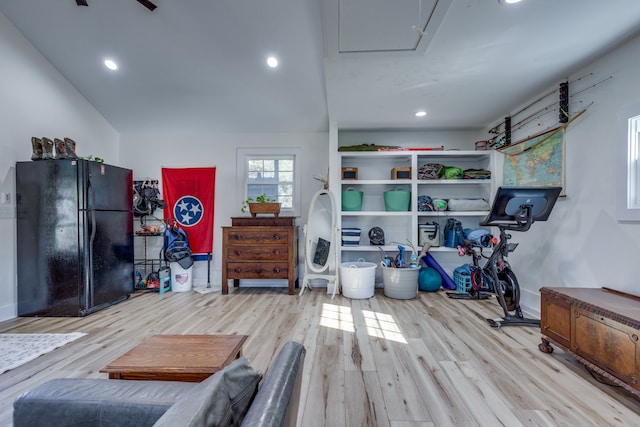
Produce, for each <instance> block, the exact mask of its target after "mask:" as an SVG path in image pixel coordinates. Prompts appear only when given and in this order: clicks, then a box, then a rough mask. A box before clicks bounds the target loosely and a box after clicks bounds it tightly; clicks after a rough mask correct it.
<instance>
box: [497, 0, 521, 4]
mask: <svg viewBox="0 0 640 427" xmlns="http://www.w3.org/2000/svg"><path fill="white" fill-rule="evenodd" d="M521 1H522V0H498V3H506V4H513V3H520V2H521Z"/></svg>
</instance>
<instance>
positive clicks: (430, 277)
mask: <svg viewBox="0 0 640 427" xmlns="http://www.w3.org/2000/svg"><path fill="white" fill-rule="evenodd" d="M418 286H419V288H420V290H421V291H425V292H435V291H437V290H438V289H440V286H442V277H441V276H440V273H438V272H437V271H436V270H435V269H433V268H431V267H422V268H421V269H420V274H419V275H418Z"/></svg>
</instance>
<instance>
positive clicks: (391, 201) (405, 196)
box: [384, 188, 411, 212]
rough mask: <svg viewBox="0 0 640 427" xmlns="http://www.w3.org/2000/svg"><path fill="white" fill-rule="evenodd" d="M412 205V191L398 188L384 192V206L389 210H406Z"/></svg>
mask: <svg viewBox="0 0 640 427" xmlns="http://www.w3.org/2000/svg"><path fill="white" fill-rule="evenodd" d="M410 206H411V191H407V190H403V189H402V188H396V189H395V190H389V191H385V192H384V208H385V210H387V211H388V212H406V211H408V210H409V207H410Z"/></svg>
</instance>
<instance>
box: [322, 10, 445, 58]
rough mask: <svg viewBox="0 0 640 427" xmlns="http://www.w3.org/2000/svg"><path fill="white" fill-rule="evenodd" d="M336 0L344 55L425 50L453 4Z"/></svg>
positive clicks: (341, 47)
mask: <svg viewBox="0 0 640 427" xmlns="http://www.w3.org/2000/svg"><path fill="white" fill-rule="evenodd" d="M336 1H337V2H338V11H337V12H338V13H337V18H338V25H337V27H338V51H339V53H341V54H343V53H363V52H419V53H423V52H424V51H425V50H426V47H427V45H428V43H429V41H430V40H431V39H432V38H433V36H434V34H435V32H436V30H437V28H438V26H439V25H440V23H441V22H442V19H443V18H444V15H445V13H446V11H447V9H448V8H449V5H450V4H451V0H399V1H398V0H336ZM334 16H335V15H334ZM414 27H415V28H414Z"/></svg>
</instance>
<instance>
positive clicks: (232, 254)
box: [227, 244, 289, 261]
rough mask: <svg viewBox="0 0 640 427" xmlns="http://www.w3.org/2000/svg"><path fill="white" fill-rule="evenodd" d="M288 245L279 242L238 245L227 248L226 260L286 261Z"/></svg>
mask: <svg viewBox="0 0 640 427" xmlns="http://www.w3.org/2000/svg"><path fill="white" fill-rule="evenodd" d="M288 256H289V247H288V246H287V245H280V244H267V245H264V244H260V245H255V246H252V245H239V244H230V245H229V246H228V248H227V261H287V260H288Z"/></svg>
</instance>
